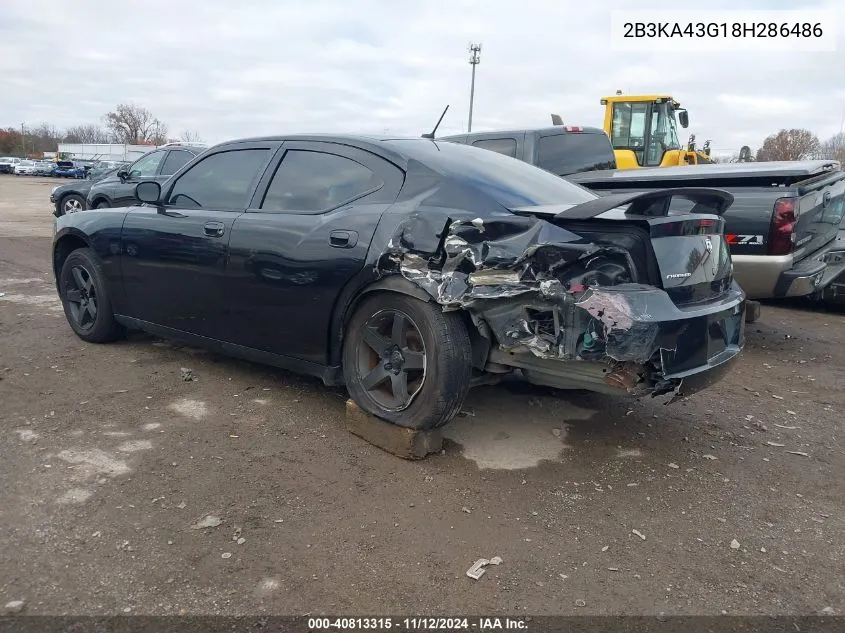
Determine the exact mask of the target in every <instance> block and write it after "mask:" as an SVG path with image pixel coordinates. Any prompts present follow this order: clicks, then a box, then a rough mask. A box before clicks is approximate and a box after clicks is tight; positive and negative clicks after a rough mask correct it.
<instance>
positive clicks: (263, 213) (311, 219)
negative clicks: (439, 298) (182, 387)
mask: <svg viewBox="0 0 845 633" xmlns="http://www.w3.org/2000/svg"><path fill="white" fill-rule="evenodd" d="M403 181H404V173H403V172H402V170H400V169H399V168H398V167H396V166H395V165H393V164H392V163H390V162H388V161H387V160H385V159H383V158H380V157H378V156H376V155H374V154H372V153H370V152H366V151H364V150H361V149H357V148H354V147H350V146H346V145H341V144H338V143H331V142H300V141H297V142H286V143H285V144H284V145H283V147H282V152H281V153H280V156H279V157H278V158H277V159H276V160H275V161H274V164H273V165H272V166H271V169H269V170H268V172H267V174H266V175H265V178H264V179H263V180H262V182H261V184H260V185H259V188H258V191H257V192H256V196H255V198H254V199H253V201H252V204H251V205H250V208H249V209H247V211H246V213H244V214H243V215H240V216H239V217H238V218H237V220H236V221H235V224H234V226H233V228H232V238H231V241H230V243H229V265H228V268H227V274H226V284H227V304H228V312H227V315H226V322H227V327H228V332H227V340H228V341H230V342H232V343H236V344H239V345H244V346H247V347H251V348H255V349H259V350H263V351H268V352H272V353H275V354H282V355H285V356H291V357H294V358H298V359H301V360H305V361H309V362H313V363H317V364H321V365H324V364H326V362H327V343H328V340H329V324H330V321H331V315H332V311H333V310H334V309H335V303H336V300H337V297H338V295H339V294H340V292H341V290H342V289H343V287H344V286H345V285H346V284H347V283H348V282H349V281H350V280H351V279H352V278H353V277H354V276H355V275H356V274H357V273H358V272H359V271H361V269H362V268H363V266H364V262H365V261H366V258H367V252H368V250H369V247H370V242H371V240H372V237H373V233H374V232H375V229H376V226H377V225H378V222H379V220H380V218H381V215H382V213H383V212H384V210H385V209H387V207H388V206H390V204H392V203H393V201H394V200H395V199H396V196H397V195H398V194H399V190H400V189H401V187H402V183H403Z"/></svg>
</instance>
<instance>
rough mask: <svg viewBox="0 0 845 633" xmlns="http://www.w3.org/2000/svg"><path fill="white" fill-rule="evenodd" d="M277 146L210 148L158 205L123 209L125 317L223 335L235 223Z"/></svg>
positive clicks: (179, 176)
mask: <svg viewBox="0 0 845 633" xmlns="http://www.w3.org/2000/svg"><path fill="white" fill-rule="evenodd" d="M279 146H280V143H278V142H267V143H252V142H249V143H238V144H232V145H228V146H225V147H223V148H221V149H220V150H218V151H215V152H212V153H209V154H207V155H205V156H203V158H201V159H200V160H198V161H197V162H195V163H192V164H191V165H189V166H187V167H186V168H185V169H184V170H182V171H180V172H177V174H175V175H174V176H173V178H172V179H171V180H170V181H168V183H167V185H166V187H165V188H163V189H162V192H161V196H160V201H159V205H158V206H156V205H151V206H139V207H135V208H133V209H132V210H131V211H130V212H129V213H127V214H126V219H125V220H124V223H123V229H122V232H121V253H122V254H121V273H122V277H123V287H124V292H125V296H126V301H127V304H128V306H129V315H128V316H131V317H134V318H136V319H139V320H141V321H145V322H146V323H149V324H153V325H156V326H159V327H160V328H167V329H169V330H171V331H179V332H185V333H188V334H193V335H197V336H203V337H207V338H215V339H219V338H221V337H222V335H223V332H224V330H225V328H224V326H223V325H222V314H223V311H224V298H225V295H224V287H225V284H224V280H223V276H224V274H225V272H226V262H227V260H228V257H229V238H230V236H231V232H232V231H231V229H232V225H233V224H234V222H235V219H236V218H237V217H238V216H239V215H241V214H242V213H243V212H244V211H245V210H246V208H247V206H248V205H249V201H250V200H251V198H252V196H253V193H254V191H255V187H256V185H257V183H258V181H259V179H260V178H261V176H262V174H263V173H264V171H265V169H266V167H267V165H268V164H269V162H270V159H271V158H272V157H273V155H274V153H275V152H276V150H278V148H279Z"/></svg>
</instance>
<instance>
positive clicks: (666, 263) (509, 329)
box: [53, 135, 745, 429]
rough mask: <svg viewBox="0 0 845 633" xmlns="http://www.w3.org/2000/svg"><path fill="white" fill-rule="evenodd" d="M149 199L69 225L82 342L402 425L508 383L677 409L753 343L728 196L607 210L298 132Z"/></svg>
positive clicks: (409, 152)
mask: <svg viewBox="0 0 845 633" xmlns="http://www.w3.org/2000/svg"><path fill="white" fill-rule="evenodd" d="M172 151H173V150H166V152H172ZM166 158H167V156H166V155H162V156H158V157H156V158H155V160H156V161H157V163H156V164H158V165H160V164H161V163H162V162H163V161H164V160H166ZM133 169H134V167H133ZM160 172H161V169H159V168H157V169H155V170H151V173H153V175H157V174H160ZM101 184H102V183H98V184H97V185H95V186H94V188H97V187H100V186H101ZM92 191H93V189H92ZM136 194H137V199H138V201H139V202H140V203H143V204H136V205H135V206H131V207H127V208H118V209H105V210H101V211H83V212H80V213H74V214H72V215H66V216H63V217H60V218H58V219H57V220H56V226H55V233H54V242H53V270H54V274H55V279H56V286H57V290H58V293H59V296H60V298H61V300H62V304H63V306H64V310H65V315H66V317H67V320H68V323H69V324H70V327H71V328H72V329H73V331H74V332H75V333H76V334H77V336H79V337H80V338H82V339H83V340H86V341H89V342H106V341H110V340H114V339H115V338H118V337H119V336H121V334H122V332H123V331H124V330H125V328H137V329H141V330H145V331H148V332H151V333H154V334H157V335H159V336H164V337H167V338H174V339H179V340H183V341H187V342H190V343H193V344H196V345H198V346H203V347H209V348H212V349H215V350H217V351H219V352H222V353H225V354H230V355H234V356H238V357H242V358H247V359H252V360H254V361H258V362H264V363H268V364H272V365H276V366H279V367H286V368H289V369H293V370H295V371H299V372H302V373H306V374H312V375H316V376H319V377H320V378H322V380H323V381H324V382H325V383H326V384H335V385H346V387H347V389H348V390H349V393H350V395H351V396H352V398H353V399H354V400H355V401H356V402H357V403H358V404H359V405H360V406H361V407H362V408H363V409H364V410H366V411H368V412H369V413H371V414H374V415H376V416H378V417H380V418H382V419H385V420H387V421H389V422H392V423H394V424H397V425H401V426H404V427H409V428H417V429H424V428H433V427H438V426H441V425H443V424H446V423H447V422H448V421H449V420H450V419H451V418H452V417H453V416H454V415H455V414H456V413H457V412H458V411H459V410H460V407H461V403H462V402H463V400H464V397H465V396H466V393H467V390H468V389H469V388H470V386H471V385H473V384H480V383H483V382H495V381H496V380H499V379H502V378H505V377H509V376H510V377H515V378H521V379H523V380H527V381H529V382H531V383H534V384H539V385H545V386H552V387H557V388H562V389H586V390H590V391H594V392H600V393H605V394H613V395H622V396H626V397H641V396H647V395H651V396H658V395H664V394H665V395H668V396H669V397H670V398H672V399H674V398H676V397H679V396H683V395H686V394H689V393H693V392H695V391H697V390H699V389H702V388H704V387H706V386H707V385H708V384H710V383H712V382H713V381H715V380H717V379H718V378H719V377H721V376H722V375H724V373H725V372H726V371H727V370H728V369H729V368H730V367H731V366H732V365H733V363H734V361H735V360H736V359H737V358H738V357H739V355H740V352H741V350H742V347H743V344H744V311H745V296H744V293H743V292H742V290H741V289H740V288H739V286H738V285H737V284H736V283H735V282H734V281H733V277H732V264H731V258H730V253H729V251H728V246H727V243H726V241H725V237H724V235H723V230H724V220H723V219H722V217H721V214H722V213H724V211H725V210H726V209H727V208H728V207H729V206H730V204H731V203H732V201H733V197H732V196H731V195H730V194H728V193H726V192H722V191H719V190H715V189H707V188H687V189H668V190H662V191H658V192H649V193H645V194H620V195H616V196H606V197H603V198H600V197H598V196H597V195H595V194H593V193H591V192H590V191H588V190H586V189H584V188H582V187H579V186H577V185H574V184H572V183H570V182H568V181H566V180H565V179H563V178H560V177H558V176H556V175H552V174H550V173H548V172H546V171H543V170H541V169H538V168H536V167H533V166H531V165H528V164H526V163H524V162H520V161H518V160H514V159H512V158H508V157H505V156H502V155H500V154H498V153H496V152H489V151H481V150H478V149H474V148H472V147H466V146H463V145H460V144H453V143H448V142H440V141H434V140H428V139H377V138H368V137H353V136H330V135H325V136H320V135H313V136H311V135H309V136H305V135H302V136H290V137H271V138H259V139H247V140H243V141H232V142H229V143H224V144H222V145H218V146H216V147H214V148H212V149H210V150H208V151H206V152H205V153H204V154H203V155H202V156H200V157H198V158H197V159H195V160H193V161H191V162H190V163H188V164H187V165H186V166H185V167H183V168H182V169H181V170H180V171H178V172H177V173H176V174H175V175H173V176H172V177H170V178H169V179H167V180H166V182H164V184H162V183H161V182H160V181H159V180H142V181H141V182H139V183H138V184H137V185H136ZM133 197H134V196H133ZM675 198H682V199H685V200H691V201H693V202H694V208H693V209H691V210H690V211H689V212H687V213H672V212H670V204H671V202H672V200H673V199H675Z"/></svg>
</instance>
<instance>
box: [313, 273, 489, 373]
mask: <svg viewBox="0 0 845 633" xmlns="http://www.w3.org/2000/svg"><path fill="white" fill-rule="evenodd" d="M374 292H385V293H386V292H395V293H398V294H404V295H408V296H410V297H414V298H415V299H419V300H420V301H433V298H432V297H431V295H429V294H428V293H427V292H426V291H425V290H423V289H422V288H420V287H419V286H417V285H415V284H413V283H411V282H410V281H408V280H407V279H405V278H404V277H401V276H399V275H391V276H389V277H384V278H382V279H379V280H378V281H376V282H374V283H371V284H369V285H367V286H365V287H364V288H362V289H361V290H360V291H359V292H358V293H357V294H356V295H355V296H354V297H353V298H352V300H351V301H350V302H349V303H348V304H347V306H346V309H345V310H344V312H343V317H342V319H341V320H340V331H339V332H338V336H337V338H336V339H335V341H334V345H333V347H332V350H331V354H330V355H331V357H332V358H331V360H332V364H333V365H339V364H340V358H341V356H342V350H343V341H344V338H345V336H346V325H347V324H348V323H349V319H351V318H352V315H353V314H354V313H355V310H356V308H357V307H358V304H360V303H361V300H362V299H363V298H364V297H367V296H369V295H371V294H372V293H374ZM457 312H458V314H459V315H460V317H461V319H462V320H463V321H464V324H465V325H466V328H467V332H468V333H469V336H470V342H471V343H472V348H473V358H472V362H473V366H476V367H477V368H478V369H481V368H482V367H483V366H484V364H485V362H486V360H487V355H488V354H489V351H490V340H489V339H488V338H486V337H485V336H483V335H482V334H481V332H479V329H478V326H477V325H476V324H475V323H474V322H473V319H472V317H471V316H470V314H469V312H467V311H466V310H458V311H457Z"/></svg>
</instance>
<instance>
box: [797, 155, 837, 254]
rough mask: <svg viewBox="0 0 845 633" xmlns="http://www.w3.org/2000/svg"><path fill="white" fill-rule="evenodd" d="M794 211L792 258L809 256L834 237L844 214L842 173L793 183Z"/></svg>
mask: <svg viewBox="0 0 845 633" xmlns="http://www.w3.org/2000/svg"><path fill="white" fill-rule="evenodd" d="M794 186H795V187H796V188H797V193H798V195H799V196H800V198H799V200H798V209H797V213H796V222H795V229H794V231H795V232H794V235H795V259H796V260H800V259H801V258H802V257H803V256H804V255H805V254H809V253H813V252H815V251H817V250H818V249H820V248H822V247H823V246H824V245H825V244H827V243H829V242H830V241H832V240H833V239H835V238H836V235H837V233H838V231H839V223H840V222H841V221H842V216H843V213H845V172H841V171H840V172H835V173H832V174H827V175H822V176H817V177H815V178H812V179H809V180H805V181H803V182H799V183H795V185H794Z"/></svg>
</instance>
